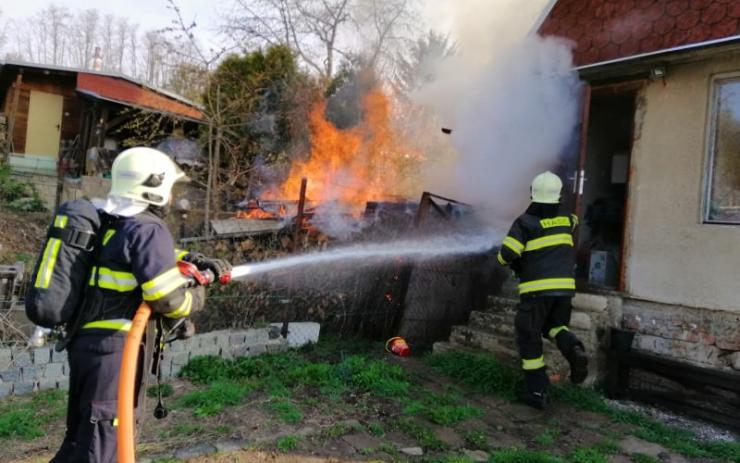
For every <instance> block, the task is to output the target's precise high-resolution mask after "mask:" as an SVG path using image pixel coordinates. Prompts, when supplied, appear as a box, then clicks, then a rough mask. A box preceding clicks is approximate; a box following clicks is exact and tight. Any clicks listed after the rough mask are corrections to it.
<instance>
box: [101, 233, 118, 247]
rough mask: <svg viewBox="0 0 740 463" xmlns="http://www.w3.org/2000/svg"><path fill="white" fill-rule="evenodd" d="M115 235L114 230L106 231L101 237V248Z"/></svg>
mask: <svg viewBox="0 0 740 463" xmlns="http://www.w3.org/2000/svg"><path fill="white" fill-rule="evenodd" d="M115 234H116V231H115V230H106V231H105V235H103V246H105V245H106V244H108V241H110V239H111V238H113V235H115Z"/></svg>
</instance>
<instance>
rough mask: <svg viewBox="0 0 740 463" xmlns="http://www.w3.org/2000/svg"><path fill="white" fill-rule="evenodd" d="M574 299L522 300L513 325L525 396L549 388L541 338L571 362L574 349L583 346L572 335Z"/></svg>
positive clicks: (544, 298) (541, 298) (539, 298)
mask: <svg viewBox="0 0 740 463" xmlns="http://www.w3.org/2000/svg"><path fill="white" fill-rule="evenodd" d="M571 299H572V298H571V297H534V298H529V299H522V300H521V302H520V303H519V305H518V306H517V313H516V318H515V322H514V327H515V331H516V343H517V348H518V349H519V355H520V357H521V359H522V369H523V371H524V387H525V392H526V393H533V392H543V391H544V390H545V389H546V388H547V386H548V385H549V380H548V377H547V372H546V367H545V359H544V356H543V354H542V338H543V337H544V338H548V339H550V340H551V341H553V342H555V344H556V345H557V347H558V349H559V350H560V352H562V354H563V356H564V357H565V358H566V359H569V358H570V356H571V353H572V352H573V348H574V347H575V346H577V345H580V346H583V344H581V342H580V341H579V340H578V338H577V337H576V336H575V335H574V334H573V333H571V332H570V330H569V329H568V324H569V323H570V313H571V310H572V306H571Z"/></svg>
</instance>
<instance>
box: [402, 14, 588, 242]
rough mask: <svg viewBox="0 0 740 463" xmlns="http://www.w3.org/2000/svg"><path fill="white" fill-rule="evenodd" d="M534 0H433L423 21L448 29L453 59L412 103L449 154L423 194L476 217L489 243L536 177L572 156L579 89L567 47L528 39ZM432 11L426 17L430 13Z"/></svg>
mask: <svg viewBox="0 0 740 463" xmlns="http://www.w3.org/2000/svg"><path fill="white" fill-rule="evenodd" d="M546 3H547V2H546V1H542V0H434V1H431V2H429V8H430V10H429V11H428V13H427V16H428V18H430V19H432V20H433V18H440V19H441V20H442V21H443V22H442V24H443V27H444V25H447V26H449V27H451V30H449V31H446V30H442V32H450V33H451V37H452V38H453V39H454V40H456V41H457V44H458V50H459V52H458V54H457V55H456V56H454V57H452V58H448V59H446V60H445V61H444V62H440V63H436V71H437V74H436V75H437V77H436V79H435V81H433V82H432V83H430V84H428V85H426V86H424V87H422V88H421V89H420V90H419V91H418V92H416V94H415V95H414V98H415V100H416V101H417V102H418V103H420V104H422V105H424V106H426V107H429V108H431V109H432V110H433V111H434V112H435V113H436V117H437V118H438V119H439V121H440V122H441V123H442V124H443V125H444V126H445V127H450V128H452V129H453V133H452V135H451V140H449V141H447V142H445V141H443V140H442V137H445V135H442V134H441V133H440V134H439V135H438V136H439V137H440V146H444V144H445V143H449V142H451V143H452V145H453V147H454V149H455V150H456V152H457V155H456V156H455V158H454V159H452V160H451V161H450V162H449V163H441V164H440V163H433V164H432V165H430V166H429V169H428V172H426V174H427V178H426V183H427V185H428V188H429V189H431V190H432V191H435V192H440V193H443V194H446V195H450V196H452V197H455V198H457V199H461V200H464V201H467V202H470V203H472V204H474V205H476V206H477V207H478V209H479V210H484V211H485V212H484V213H485V214H486V215H487V217H488V218H489V219H490V222H491V225H492V227H493V229H494V231H495V233H496V234H497V235H499V236H500V235H503V234H504V233H505V232H506V227H508V225H509V224H510V222H511V220H513V218H514V217H515V216H516V215H518V214H520V213H521V212H522V211H523V209H524V208H525V207H526V205H527V203H528V201H529V184H530V182H531V179H532V178H533V176H534V175H536V174H537V173H538V172H541V171H543V170H545V169H553V168H555V166H556V164H557V163H558V161H559V159H561V158H562V156H564V155H575V153H574V152H568V151H572V150H573V146H572V140H573V137H574V134H575V130H576V128H577V123H578V114H579V94H580V83H579V81H578V77H577V74H576V73H575V72H573V71H572V67H573V65H572V59H571V51H570V45H569V44H568V43H566V42H564V41H560V40H557V39H552V38H547V39H544V38H541V37H539V36H537V35H534V34H529V32H530V31H531V30H532V29H533V27H535V23H536V22H537V19H538V18H539V17H540V16H541V15H542V14H543V10H544V8H545V6H546V5H545V4H546ZM432 8H433V9H432Z"/></svg>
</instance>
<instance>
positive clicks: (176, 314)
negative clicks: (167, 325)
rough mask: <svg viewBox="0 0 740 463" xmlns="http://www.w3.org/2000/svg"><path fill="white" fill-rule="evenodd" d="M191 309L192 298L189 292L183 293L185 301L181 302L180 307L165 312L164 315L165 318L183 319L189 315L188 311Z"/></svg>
mask: <svg viewBox="0 0 740 463" xmlns="http://www.w3.org/2000/svg"><path fill="white" fill-rule="evenodd" d="M192 307H193V296H192V295H191V294H190V292H187V293H185V300H183V301H182V304H180V307H178V308H177V309H175V310H173V311H172V312H167V313H166V314H164V316H165V317H167V318H183V317H187V316H188V315H190V309H191V308H192Z"/></svg>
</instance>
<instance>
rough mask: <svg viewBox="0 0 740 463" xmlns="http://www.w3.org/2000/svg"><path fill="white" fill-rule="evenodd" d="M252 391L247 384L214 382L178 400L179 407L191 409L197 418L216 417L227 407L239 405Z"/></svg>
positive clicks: (251, 387)
mask: <svg viewBox="0 0 740 463" xmlns="http://www.w3.org/2000/svg"><path fill="white" fill-rule="evenodd" d="M252 390H253V386H251V385H250V384H248V383H239V382H235V381H222V380H219V381H215V382H214V383H212V384H211V385H210V386H208V388H207V389H205V390H201V391H194V392H191V393H189V394H186V395H184V396H182V397H180V399H178V401H177V403H176V405H177V406H179V407H185V408H192V409H193V414H194V415H195V416H197V417H206V416H214V415H218V414H219V413H221V411H223V409H224V408H225V407H227V406H233V405H239V404H240V403H242V401H243V400H244V398H245V397H246V396H247V394H249V393H250V392H251V391H252Z"/></svg>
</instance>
